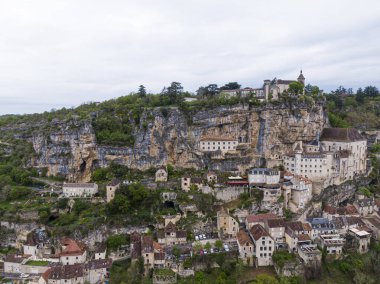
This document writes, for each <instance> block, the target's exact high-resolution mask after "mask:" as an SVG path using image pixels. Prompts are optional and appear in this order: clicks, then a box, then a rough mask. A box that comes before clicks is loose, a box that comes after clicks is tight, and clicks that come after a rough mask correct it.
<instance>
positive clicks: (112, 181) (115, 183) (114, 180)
mask: <svg viewBox="0 0 380 284" xmlns="http://www.w3.org/2000/svg"><path fill="white" fill-rule="evenodd" d="M118 184H120V180H118V179H117V178H113V179H112V180H111V182H110V183H109V184H108V185H109V186H117V185H118Z"/></svg>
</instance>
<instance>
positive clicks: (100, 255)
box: [94, 243, 107, 259]
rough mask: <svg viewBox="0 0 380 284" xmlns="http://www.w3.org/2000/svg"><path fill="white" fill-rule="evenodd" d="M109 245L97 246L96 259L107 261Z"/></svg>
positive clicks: (99, 244) (98, 244)
mask: <svg viewBox="0 0 380 284" xmlns="http://www.w3.org/2000/svg"><path fill="white" fill-rule="evenodd" d="M106 256H107V245H106V244H105V243H97V244H95V251H94V259H106Z"/></svg>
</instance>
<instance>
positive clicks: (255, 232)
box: [249, 224, 269, 241]
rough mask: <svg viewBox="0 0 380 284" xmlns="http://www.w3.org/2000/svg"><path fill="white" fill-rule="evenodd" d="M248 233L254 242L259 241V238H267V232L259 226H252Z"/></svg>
mask: <svg viewBox="0 0 380 284" xmlns="http://www.w3.org/2000/svg"><path fill="white" fill-rule="evenodd" d="M249 231H250V233H251V236H252V238H254V240H255V241H257V240H259V239H260V238H261V237H269V234H268V232H267V231H266V230H265V229H264V228H263V226H261V225H259V224H256V225H253V227H252V228H251V229H250V230H249Z"/></svg>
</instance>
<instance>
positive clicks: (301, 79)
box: [297, 69, 305, 85]
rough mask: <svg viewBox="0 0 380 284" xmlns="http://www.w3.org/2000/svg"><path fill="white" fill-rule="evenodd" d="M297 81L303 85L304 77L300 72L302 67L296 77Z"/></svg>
mask: <svg viewBox="0 0 380 284" xmlns="http://www.w3.org/2000/svg"><path fill="white" fill-rule="evenodd" d="M297 81H298V82H300V83H301V84H303V85H305V77H304V76H303V74H302V69H301V71H300V75H299V76H298V78H297Z"/></svg>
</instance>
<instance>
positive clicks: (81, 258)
mask: <svg viewBox="0 0 380 284" xmlns="http://www.w3.org/2000/svg"><path fill="white" fill-rule="evenodd" d="M60 244H61V252H60V253H59V260H60V262H61V263H62V264H64V265H72V264H77V263H85V262H86V259H87V249H86V247H85V246H84V244H82V243H81V242H78V241H74V240H72V239H69V238H64V239H62V240H61V241H60Z"/></svg>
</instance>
